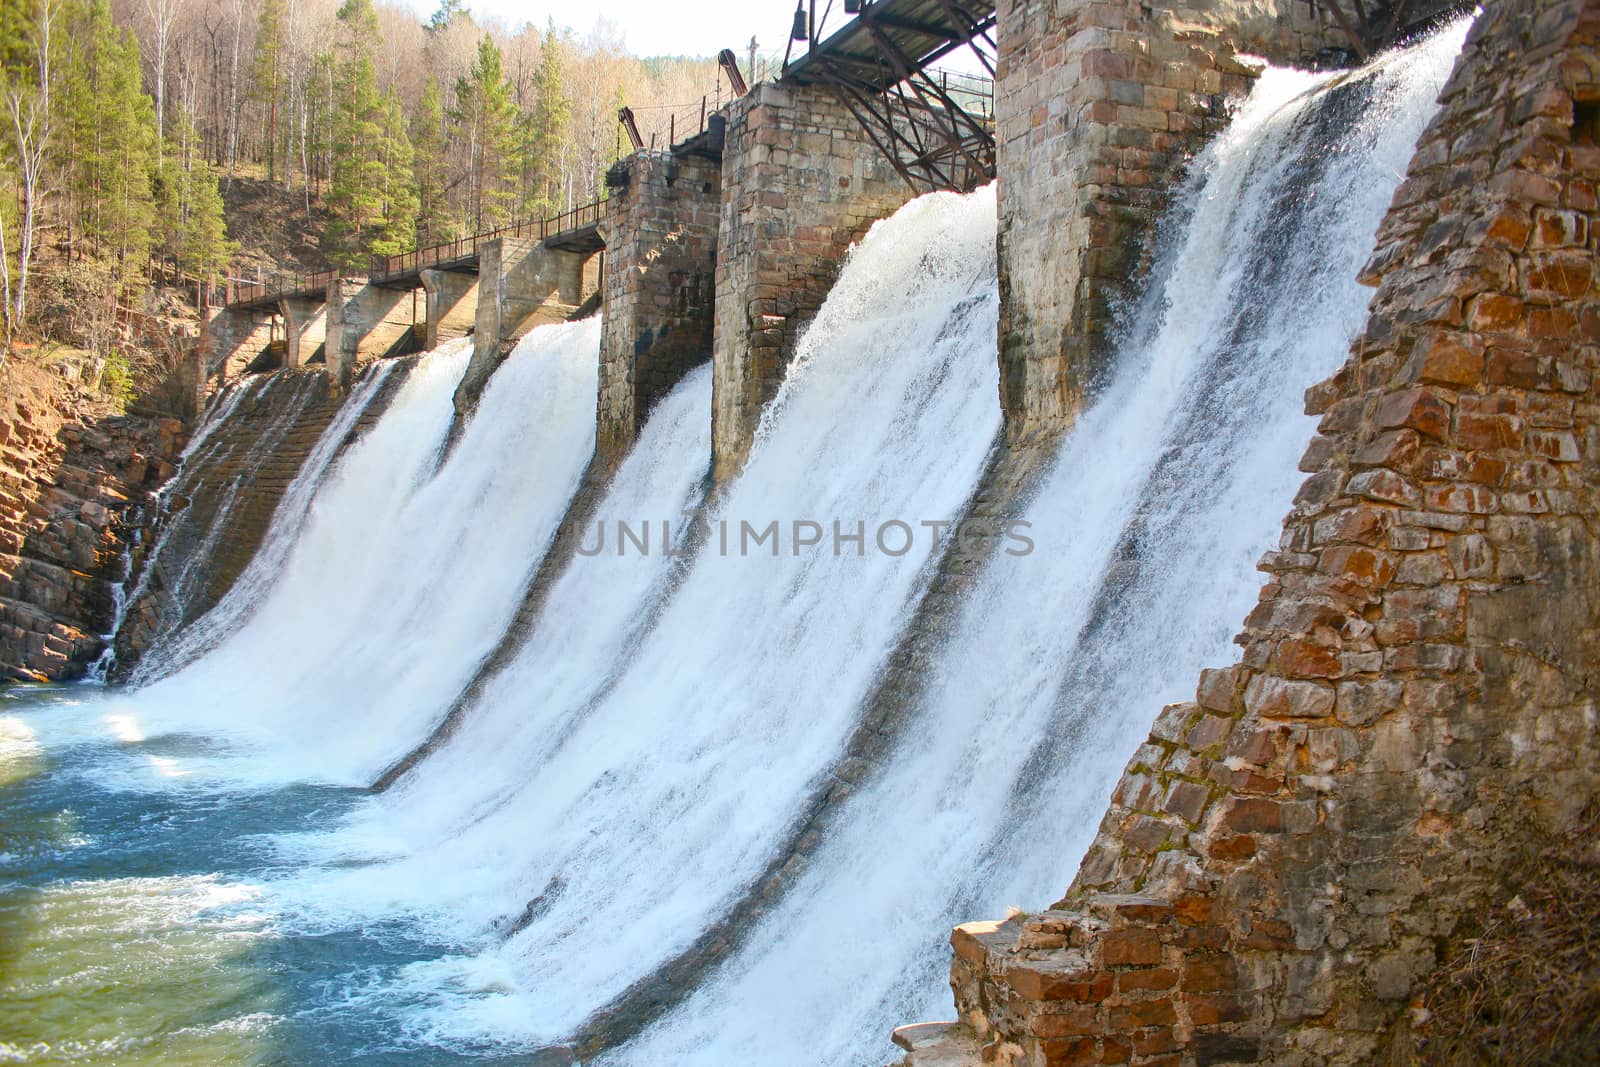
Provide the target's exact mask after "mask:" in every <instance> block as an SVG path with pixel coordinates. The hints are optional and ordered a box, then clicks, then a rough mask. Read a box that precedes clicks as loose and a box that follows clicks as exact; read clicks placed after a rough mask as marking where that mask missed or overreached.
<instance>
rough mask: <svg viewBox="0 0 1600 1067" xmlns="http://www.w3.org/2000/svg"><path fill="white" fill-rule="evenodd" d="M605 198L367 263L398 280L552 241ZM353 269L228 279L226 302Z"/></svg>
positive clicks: (289, 289)
mask: <svg viewBox="0 0 1600 1067" xmlns="http://www.w3.org/2000/svg"><path fill="white" fill-rule="evenodd" d="M606 204H607V201H605V200H596V201H595V202H594V203H591V204H584V205H583V206H582V207H576V208H573V209H572V210H571V211H564V212H562V213H561V214H559V215H556V216H554V217H552V218H548V219H546V218H537V219H524V220H522V221H520V222H513V223H511V224H509V225H506V226H501V227H499V228H498V229H494V230H485V231H484V232H482V233H475V234H472V235H471V236H469V237H458V238H456V239H455V240H453V241H445V242H443V243H441V244H436V245H429V246H428V247H427V248H419V249H417V250H416V251H413V252H401V253H399V254H398V255H393V256H385V257H383V258H381V259H374V260H372V262H371V264H370V265H369V267H368V271H367V274H368V277H369V278H371V279H373V280H374V281H380V282H381V281H387V280H390V279H393V278H398V277H404V276H405V275H408V274H415V273H417V272H418V271H421V270H425V269H427V268H429V267H436V266H439V265H440V264H445V263H455V262H457V261H460V260H467V259H475V258H477V257H478V256H479V255H480V254H481V252H482V249H483V246H484V245H485V244H487V243H488V242H490V241H495V240H499V239H500V238H502V237H529V238H537V239H538V240H541V241H543V240H548V239H549V238H551V237H554V236H556V235H557V234H562V233H565V232H567V231H568V230H577V229H582V228H583V227H585V226H593V225H595V224H596V223H598V222H599V221H600V220H601V219H603V218H605V217H606ZM352 273H354V272H352V271H338V270H324V271H318V272H316V273H314V274H287V273H283V274H273V275H270V276H269V277H266V278H263V279H259V280H257V281H250V282H234V281H231V280H230V281H229V283H228V292H227V303H229V304H251V303H255V302H257V301H261V300H265V299H267V298H269V297H270V298H273V299H279V298H282V297H286V296H297V295H300V294H303V293H314V292H323V291H325V290H326V289H327V287H328V283H329V282H331V281H333V279H334V278H335V277H340V276H349V275H351V274H352Z"/></svg>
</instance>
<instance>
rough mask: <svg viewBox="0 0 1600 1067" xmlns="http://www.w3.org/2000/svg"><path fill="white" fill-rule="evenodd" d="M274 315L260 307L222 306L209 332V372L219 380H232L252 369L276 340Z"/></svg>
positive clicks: (207, 329) (212, 320)
mask: <svg viewBox="0 0 1600 1067" xmlns="http://www.w3.org/2000/svg"><path fill="white" fill-rule="evenodd" d="M273 324H274V316H273V314H272V312H271V311H269V310H265V309H261V308H221V309H218V310H217V311H216V313H215V314H214V316H213V317H212V319H211V321H210V323H209V324H208V325H207V326H206V332H207V333H208V334H209V335H210V336H209V338H208V341H209V348H210V372H211V373H212V374H215V375H216V376H217V379H218V381H219V382H227V381H232V380H233V379H234V378H237V377H238V376H239V375H241V374H243V373H244V372H245V371H247V370H249V369H250V367H251V366H252V365H254V364H255V362H256V361H257V360H258V359H260V358H261V355H262V353H263V352H265V351H266V350H267V346H268V345H270V344H271V343H272V342H273V340H274V336H273V335H274V333H275V332H276V331H275V330H274V329H273Z"/></svg>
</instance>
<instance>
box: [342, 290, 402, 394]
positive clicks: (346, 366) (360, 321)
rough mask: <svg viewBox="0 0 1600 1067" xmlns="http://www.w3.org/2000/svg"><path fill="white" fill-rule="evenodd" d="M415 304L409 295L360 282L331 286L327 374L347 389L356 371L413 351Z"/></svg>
mask: <svg viewBox="0 0 1600 1067" xmlns="http://www.w3.org/2000/svg"><path fill="white" fill-rule="evenodd" d="M415 304H416V298H415V297H413V296H412V291H411V290H410V289H387V288H384V287H382V286H378V285H372V284H370V283H368V282H367V281H366V280H365V279H362V278H335V279H334V280H333V281H330V282H329V283H328V300H327V305H328V310H327V320H328V330H327V343H326V350H327V361H328V373H329V374H332V375H333V378H334V381H336V382H339V383H340V384H341V385H349V384H350V381H351V379H352V378H354V376H355V369H356V366H357V365H358V364H360V363H365V362H367V361H368V360H372V359H377V358H378V357H380V356H397V355H401V354H402V353H405V352H409V351H410V350H411V348H412V344H411V338H412V330H413V327H414V326H415V325H416V315H415V312H414V307H415Z"/></svg>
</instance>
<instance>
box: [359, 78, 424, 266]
mask: <svg viewBox="0 0 1600 1067" xmlns="http://www.w3.org/2000/svg"><path fill="white" fill-rule="evenodd" d="M379 147H380V149H381V153H382V160H381V162H382V165H383V169H382V175H383V190H382V197H383V203H382V208H381V212H382V217H383V223H382V225H381V227H379V229H378V232H377V234H376V236H375V237H374V238H373V240H372V242H371V244H370V246H369V247H370V250H371V251H372V253H373V254H374V255H379V256H393V255H398V254H399V253H401V252H409V251H411V250H412V249H413V248H416V247H417V186H416V181H415V179H414V178H413V177H412V159H413V157H412V151H411V138H410V137H409V136H407V134H406V116H405V112H404V111H403V110H402V109H401V107H400V95H399V94H398V93H396V92H395V91H394V90H393V89H391V90H389V94H388V96H386V97H385V98H384V123H383V136H382V138H381V140H380V142H379Z"/></svg>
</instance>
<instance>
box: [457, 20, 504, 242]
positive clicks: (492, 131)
mask: <svg viewBox="0 0 1600 1067" xmlns="http://www.w3.org/2000/svg"><path fill="white" fill-rule="evenodd" d="M512 101H513V94H512V89H511V83H510V82H509V81H507V80H506V76H505V67H504V61H503V59H502V57H501V55H500V48H499V46H497V45H496V44H495V43H494V39H493V38H492V37H490V36H489V35H488V34H484V35H483V38H482V39H481V40H480V41H479V42H478V55H477V58H476V59H475V60H474V61H473V64H472V68H471V69H470V70H468V72H467V73H466V75H465V76H464V77H462V78H461V79H460V80H459V81H458V82H457V83H456V108H455V112H454V118H455V121H456V124H457V127H458V135H459V136H460V137H462V138H463V139H464V140H465V142H466V145H467V160H468V173H467V179H468V186H467V205H466V206H467V224H468V228H469V229H470V230H472V231H473V232H475V233H481V232H483V231H484V230H490V229H493V228H495V227H496V226H499V225H501V224H503V223H505V222H507V221H508V220H509V219H510V217H511V213H512V209H513V208H514V206H515V204H516V199H517V195H516V190H515V188H514V185H513V177H514V175H515V174H516V173H517V151H518V148H519V145H518V137H517V106H516V104H515V103H513V102H512Z"/></svg>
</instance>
